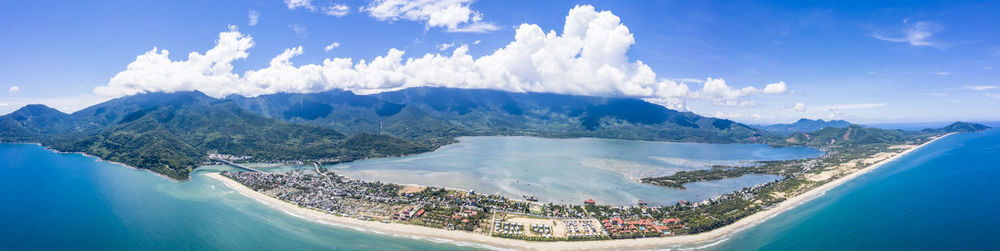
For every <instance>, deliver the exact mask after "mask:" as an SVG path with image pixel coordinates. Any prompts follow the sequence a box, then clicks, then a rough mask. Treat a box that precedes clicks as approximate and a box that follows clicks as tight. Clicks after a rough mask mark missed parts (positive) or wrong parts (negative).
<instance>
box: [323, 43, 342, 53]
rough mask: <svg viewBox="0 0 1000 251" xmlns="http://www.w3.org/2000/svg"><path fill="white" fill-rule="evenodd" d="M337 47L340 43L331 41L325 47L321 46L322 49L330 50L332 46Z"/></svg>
mask: <svg viewBox="0 0 1000 251" xmlns="http://www.w3.org/2000/svg"><path fill="white" fill-rule="evenodd" d="M337 47H340V43H338V42H333V43H331V44H330V45H327V46H326V47H323V51H332V50H333V49H334V48H337Z"/></svg>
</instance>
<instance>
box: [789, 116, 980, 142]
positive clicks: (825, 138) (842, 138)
mask: <svg viewBox="0 0 1000 251" xmlns="http://www.w3.org/2000/svg"><path fill="white" fill-rule="evenodd" d="M987 129H990V127H989V126H985V125H982V124H976V123H968V122H955V123H953V124H951V125H948V126H945V127H942V128H936V129H924V130H922V131H920V132H913V131H903V130H889V129H880V128H874V127H863V126H859V125H853V124H852V125H850V126H847V127H845V128H837V127H827V128H823V129H820V130H818V131H815V132H810V133H804V132H798V133H794V134H792V135H790V136H788V137H786V138H785V140H784V142H780V143H778V142H775V143H776V144H779V145H807V146H825V145H862V144H872V143H887V144H901V143H907V142H909V141H911V140H913V139H916V138H919V137H922V136H927V135H930V134H943V133H952V132H979V131H983V130H987Z"/></svg>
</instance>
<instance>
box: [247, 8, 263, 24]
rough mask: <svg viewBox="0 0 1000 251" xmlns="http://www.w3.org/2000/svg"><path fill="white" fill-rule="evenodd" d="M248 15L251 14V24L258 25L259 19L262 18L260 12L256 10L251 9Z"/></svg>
mask: <svg viewBox="0 0 1000 251" xmlns="http://www.w3.org/2000/svg"><path fill="white" fill-rule="evenodd" d="M248 15H249V18H250V23H249V25H250V26H254V25H257V21H259V20H260V12H257V11H255V10H250V13H249V14H248Z"/></svg>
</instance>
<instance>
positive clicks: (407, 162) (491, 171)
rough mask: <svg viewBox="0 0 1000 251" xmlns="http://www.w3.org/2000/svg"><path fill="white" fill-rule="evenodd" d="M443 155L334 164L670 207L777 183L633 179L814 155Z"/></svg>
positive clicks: (409, 178)
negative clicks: (673, 183)
mask: <svg viewBox="0 0 1000 251" xmlns="http://www.w3.org/2000/svg"><path fill="white" fill-rule="evenodd" d="M459 140H460V142H459V143H457V144H452V145H448V146H444V147H442V148H441V149H438V150H437V151H434V152H430V153H424V154H418V155H413V156H407V157H400V158H387V159H374V160H364V161H357V162H352V163H347V164H340V165H334V166H328V168H330V169H331V170H333V171H335V172H337V173H339V174H343V175H346V176H348V177H352V178H359V179H365V180H380V181H385V182H392V183H401V184H420V185H431V186H443V187H451V188H459V189H466V190H475V191H477V192H480V193H486V194H501V195H504V196H508V197H512V198H520V197H521V196H522V195H533V196H536V197H538V199H539V200H541V201H543V202H554V203H566V204H581V203H582V202H583V200H586V199H588V198H592V199H594V200H596V201H597V202H598V203H601V204H613V205H629V204H635V203H636V202H638V201H639V200H645V201H647V202H649V203H650V204H653V205H672V204H674V203H676V202H677V201H679V200H687V201H701V200H705V199H708V198H712V197H715V196H718V195H721V194H725V193H728V192H732V191H735V190H738V189H740V188H743V187H748V186H753V185H757V184H763V183H767V182H769V181H773V180H775V179H777V178H778V177H777V176H773V175H747V176H743V177H738V178H732V179H726V180H720V181H711V182H700V183H694V184H688V185H686V187H687V189H685V190H681V189H673V188H667V187H661V186H653V185H647V184H640V183H638V182H636V181H635V180H634V179H635V178H642V177H652V176H663V175H670V174H672V173H674V172H676V171H680V170H695V169H703V168H707V167H709V166H711V165H741V164H749V163H750V162H749V161H754V160H784V159H798V158H807V157H815V156H819V155H821V154H822V152H820V151H818V150H815V149H812V148H799V147H789V148H774V147H768V146H766V145H760V144H699V143H667V142H651V141H629V140H610V139H594V138H580V139H547V138H534V137H462V138H460V139H459Z"/></svg>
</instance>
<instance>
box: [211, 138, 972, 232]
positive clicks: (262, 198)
mask: <svg viewBox="0 0 1000 251" xmlns="http://www.w3.org/2000/svg"><path fill="white" fill-rule="evenodd" d="M953 134H955V133H948V134H945V135H941V136H938V137H935V138H933V139H931V140H929V141H927V142H924V143H923V144H920V145H917V146H915V147H912V148H909V149H907V150H905V151H903V152H900V153H897V154H894V155H893V156H892V157H890V158H887V159H885V160H882V161H879V162H877V163H874V164H871V165H870V166H868V167H865V168H863V169H860V170H857V171H854V172H852V173H850V174H848V175H845V176H843V177H840V178H837V179H835V180H832V181H829V182H827V183H824V184H822V185H820V186H818V187H815V188H813V189H811V190H809V191H806V192H804V193H802V194H799V195H796V196H794V197H791V198H788V199H787V200H785V201H782V202H780V203H778V204H777V205H775V206H773V207H771V208H769V209H766V210H764V211H760V212H757V213H755V214H752V215H750V216H747V217H744V218H742V219H740V220H738V221H736V222H734V223H732V224H729V225H726V226H723V227H720V228H716V229H713V230H711V231H708V232H703V233H698V234H693V235H680V236H669V237H653V238H640V239H618V240H601V241H556V242H534V241H524V240H515V239H505V238H498V237H491V236H488V235H485V234H478V233H472V232H465V231H459V230H444V229H436V228H430V227H423V226H417V225H409V224H399V223H381V222H376V221H363V220H358V219H354V218H348V217H342V216H337V215H332V214H327V213H324V212H321V211H317V210H313V209H308V208H304V207H300V206H298V205H294V204H291V203H289V202H285V201H282V200H279V199H277V198H274V197H270V196H268V195H265V194H263V193H260V192H257V191H254V190H253V189H250V188H249V187H246V186H244V185H243V184H241V183H239V182H236V181H235V180H232V179H229V178H226V177H223V176H222V175H220V174H219V173H205V174H204V175H205V176H207V177H209V178H212V179H215V180H217V181H220V182H222V183H223V184H225V185H226V186H227V187H229V188H231V189H233V190H236V191H237V192H239V193H240V194H241V195H243V196H246V197H249V198H252V199H254V200H257V201H259V202H261V203H264V204H266V205H268V206H271V207H272V208H275V209H278V210H281V211H283V212H285V213H287V214H289V215H292V216H296V217H300V218H303V219H305V220H309V221H313V222H317V223H320V224H325V225H333V226H341V227H352V228H362V229H364V230H369V231H374V232H377V233H380V234H386V235H392V236H399V235H403V236H405V237H410V238H413V239H428V238H429V239H431V240H432V241H433V240H442V241H443V242H448V241H457V242H460V243H469V244H474V245H485V246H487V247H494V248H511V249H523V250H606V249H652V248H664V247H677V246H683V245H694V244H701V243H708V242H713V243H709V245H714V244H715V243H716V242H719V241H723V240H725V239H726V238H727V237H728V236H730V235H732V234H734V233H737V232H739V231H742V230H744V229H747V228H750V227H753V226H755V225H757V224H759V223H761V222H764V221H766V220H768V219H771V218H773V217H775V216H777V215H779V214H781V213H783V212H785V211H788V210H790V209H793V208H795V207H797V206H799V205H801V204H804V203H806V202H808V201H810V200H812V199H814V198H817V197H819V196H822V195H824V194H826V192H827V191H829V190H830V189H833V188H835V187H838V186H840V185H842V184H844V183H847V182H848V181H851V180H853V179H855V178H857V177H859V176H861V175H863V174H866V173H869V172H871V171H872V170H874V169H876V168H879V167H881V166H883V165H885V164H886V163H890V162H892V161H895V160H896V159H898V158H900V157H902V156H904V155H907V154H909V153H910V152H912V151H915V150H917V149H920V148H923V147H924V146H927V145H929V144H931V143H933V142H935V141H937V140H939V139H942V138H945V137H948V136H950V135H953Z"/></svg>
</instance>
